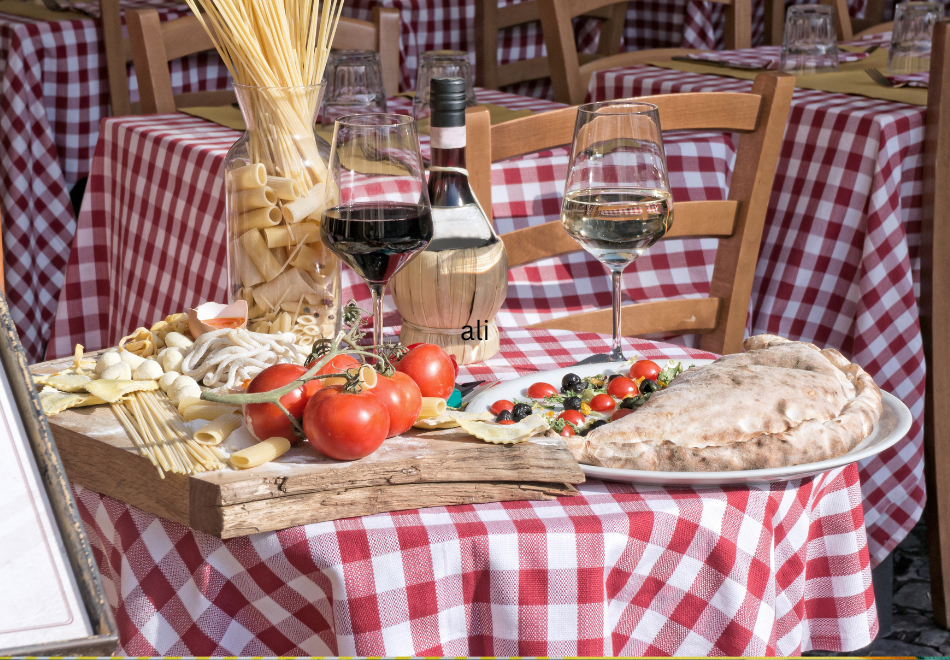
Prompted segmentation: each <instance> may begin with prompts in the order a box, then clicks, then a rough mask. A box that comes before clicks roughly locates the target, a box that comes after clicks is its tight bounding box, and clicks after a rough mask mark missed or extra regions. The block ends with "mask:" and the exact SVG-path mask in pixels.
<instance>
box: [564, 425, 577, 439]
mask: <svg viewBox="0 0 950 660" xmlns="http://www.w3.org/2000/svg"><path fill="white" fill-rule="evenodd" d="M561 435H562V436H564V437H567V436H569V435H576V434H575V433H574V429H572V428H571V427H570V426H569V425H567V424H565V425H564V428H563V429H561Z"/></svg>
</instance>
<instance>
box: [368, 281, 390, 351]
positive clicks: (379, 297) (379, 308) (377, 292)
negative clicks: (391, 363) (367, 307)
mask: <svg viewBox="0 0 950 660" xmlns="http://www.w3.org/2000/svg"><path fill="white" fill-rule="evenodd" d="M385 288H386V285H385V284H384V283H379V282H373V283H369V291H370V293H371V294H373V344H374V345H376V346H381V345H382V343H383V290H384V289H385ZM380 352H381V351H380V349H377V354H378V353H380Z"/></svg>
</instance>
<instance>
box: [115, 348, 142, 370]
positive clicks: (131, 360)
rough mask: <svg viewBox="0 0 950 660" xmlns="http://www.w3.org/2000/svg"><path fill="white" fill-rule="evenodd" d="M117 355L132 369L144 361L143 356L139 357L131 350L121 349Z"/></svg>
mask: <svg viewBox="0 0 950 660" xmlns="http://www.w3.org/2000/svg"><path fill="white" fill-rule="evenodd" d="M119 357H120V358H122V361H123V362H125V363H126V364H127V365H129V366H130V367H132V368H133V369H135V368H136V367H138V366H139V365H140V364H142V363H143V362H145V358H143V357H139V356H138V355H136V354H135V353H132V352H131V351H122V352H120V353H119Z"/></svg>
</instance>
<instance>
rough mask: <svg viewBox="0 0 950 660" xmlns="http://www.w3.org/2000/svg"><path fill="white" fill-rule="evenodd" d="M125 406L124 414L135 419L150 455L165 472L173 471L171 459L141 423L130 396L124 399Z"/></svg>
mask: <svg viewBox="0 0 950 660" xmlns="http://www.w3.org/2000/svg"><path fill="white" fill-rule="evenodd" d="M125 408H126V410H125V412H126V414H127V415H129V417H130V418H131V419H133V420H135V424H136V426H137V427H138V429H139V433H141V435H142V438H144V440H145V446H146V447H148V448H149V450H150V451H151V452H152V455H154V456H155V458H156V460H157V461H158V463H159V465H161V467H162V469H164V470H165V472H174V471H175V470H174V469H173V466H172V463H171V461H169V460H168V457H167V456H165V454H164V452H162V450H161V447H159V446H158V445H156V444H155V440H154V439H153V438H152V436H151V435H150V434H149V432H148V429H147V428H145V426H144V425H143V423H142V420H141V417H140V416H138V415H136V414H135V401H134V400H133V399H132V398H131V397H130V398H128V399H126V400H125Z"/></svg>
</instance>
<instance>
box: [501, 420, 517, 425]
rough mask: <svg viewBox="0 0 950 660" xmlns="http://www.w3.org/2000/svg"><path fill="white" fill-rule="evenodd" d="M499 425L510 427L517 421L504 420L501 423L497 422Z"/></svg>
mask: <svg viewBox="0 0 950 660" xmlns="http://www.w3.org/2000/svg"><path fill="white" fill-rule="evenodd" d="M497 423H498V424H503V425H505V426H508V425H509V424H514V423H515V420H513V419H503V420H501V421H500V422H497Z"/></svg>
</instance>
